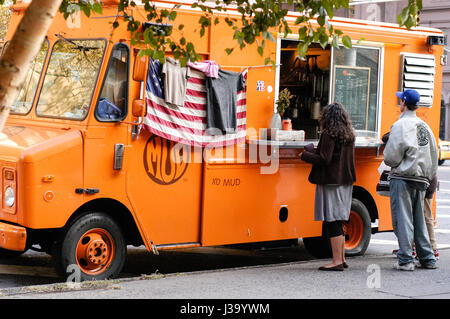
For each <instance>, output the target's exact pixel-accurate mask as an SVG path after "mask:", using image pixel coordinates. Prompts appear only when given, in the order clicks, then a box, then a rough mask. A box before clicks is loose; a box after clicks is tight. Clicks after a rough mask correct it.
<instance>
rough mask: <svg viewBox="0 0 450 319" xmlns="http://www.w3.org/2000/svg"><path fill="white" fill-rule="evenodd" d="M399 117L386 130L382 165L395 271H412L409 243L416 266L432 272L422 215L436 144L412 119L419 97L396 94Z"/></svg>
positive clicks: (432, 260) (433, 172)
mask: <svg viewBox="0 0 450 319" xmlns="http://www.w3.org/2000/svg"><path fill="white" fill-rule="evenodd" d="M396 95H397V97H398V98H400V111H401V115H400V117H399V119H398V120H397V122H395V123H394V124H393V125H392V127H391V130H390V134H389V140H388V141H387V144H386V146H385V149H384V153H383V154H384V162H385V163H386V165H388V166H390V167H391V174H390V198H391V213H392V226H393V228H394V233H395V235H396V236H397V239H398V244H399V251H398V253H397V258H398V262H397V263H396V264H395V265H394V267H395V268H396V269H399V270H414V268H415V265H414V258H413V255H412V251H413V250H412V242H413V241H414V242H415V244H416V251H417V256H418V257H419V262H420V264H419V266H420V267H422V268H426V269H434V268H436V258H435V256H434V252H433V249H432V248H431V244H430V239H429V237H428V231H427V228H426V224H425V218H424V215H423V205H424V197H425V191H426V189H427V188H428V186H429V184H430V181H431V180H432V179H433V178H434V177H435V175H436V172H437V166H438V164H437V163H438V154H437V146H436V140H435V138H434V136H433V133H432V131H431V129H430V127H429V126H428V125H427V124H426V123H425V122H424V121H422V120H421V119H420V118H418V117H417V115H416V110H417V108H418V103H419V100H420V94H419V93H418V92H417V91H416V90H405V91H404V92H397V93H396Z"/></svg>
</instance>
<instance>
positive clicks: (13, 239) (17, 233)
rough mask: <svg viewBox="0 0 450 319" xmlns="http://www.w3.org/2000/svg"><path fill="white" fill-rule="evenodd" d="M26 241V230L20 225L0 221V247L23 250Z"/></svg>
mask: <svg viewBox="0 0 450 319" xmlns="http://www.w3.org/2000/svg"><path fill="white" fill-rule="evenodd" d="M26 242H27V230H26V229H25V227H22V226H15V225H10V224H7V223H3V222H0V248H3V249H7V250H16V251H24V250H25V246H26Z"/></svg>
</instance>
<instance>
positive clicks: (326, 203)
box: [314, 184, 353, 222]
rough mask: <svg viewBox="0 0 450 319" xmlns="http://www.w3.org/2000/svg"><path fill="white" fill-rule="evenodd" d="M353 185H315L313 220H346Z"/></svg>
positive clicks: (350, 204)
mask: <svg viewBox="0 0 450 319" xmlns="http://www.w3.org/2000/svg"><path fill="white" fill-rule="evenodd" d="M352 192H353V185H318V184H317V185H316V198H315V202H314V220H316V221H320V220H321V221H327V222H332V221H335V220H348V218H349V216H350V209H351V206H352Z"/></svg>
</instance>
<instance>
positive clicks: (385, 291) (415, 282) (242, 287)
mask: <svg viewBox="0 0 450 319" xmlns="http://www.w3.org/2000/svg"><path fill="white" fill-rule="evenodd" d="M439 252H440V259H439V260H438V262H437V266H438V268H437V269H434V270H426V269H421V268H416V270H415V271H413V272H406V271H399V270H395V269H393V264H394V263H395V261H396V257H395V256H393V255H381V256H362V257H354V258H348V260H347V262H348V264H349V266H350V267H349V269H346V270H345V271H343V272H322V271H318V270H317V268H318V267H319V266H322V265H323V264H325V263H328V260H313V261H301V262H293V263H286V264H278V265H269V266H267V265H266V266H256V267H244V268H233V269H224V270H219V271H200V272H190V273H179V274H171V275H162V274H155V275H151V276H143V277H138V278H130V279H120V280H108V281H99V282H85V283H81V284H72V286H71V285H70V284H67V283H64V284H53V285H41V286H29V287H24V288H10V289H0V298H2V299H24V298H25V299H41V298H42V299H316V298H318V299H325V298H326V299H328V298H331V299H399V298H400V299H404V298H418V299H448V298H450V250H449V249H441V250H440V251H439Z"/></svg>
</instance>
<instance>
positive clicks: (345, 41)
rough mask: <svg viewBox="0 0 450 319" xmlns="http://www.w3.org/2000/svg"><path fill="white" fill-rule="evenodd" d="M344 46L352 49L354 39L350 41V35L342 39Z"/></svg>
mask: <svg viewBox="0 0 450 319" xmlns="http://www.w3.org/2000/svg"><path fill="white" fill-rule="evenodd" d="M342 44H343V45H344V46H345V47H346V48H349V49H350V48H351V47H352V39H350V37H349V36H348V35H344V36H343V37H342Z"/></svg>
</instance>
